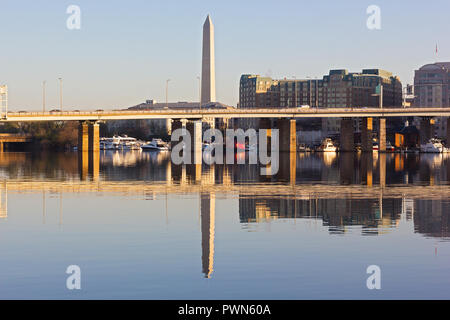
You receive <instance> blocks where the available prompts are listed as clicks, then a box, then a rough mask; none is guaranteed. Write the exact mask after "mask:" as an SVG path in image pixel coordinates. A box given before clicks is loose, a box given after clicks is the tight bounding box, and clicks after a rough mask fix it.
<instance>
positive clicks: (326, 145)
mask: <svg viewBox="0 0 450 320" xmlns="http://www.w3.org/2000/svg"><path fill="white" fill-rule="evenodd" d="M319 149H320V151H323V152H336V151H337V147H336V146H335V145H334V143H333V140H331V139H330V138H326V139H325V140H323V142H322V145H321V146H320V148H319Z"/></svg>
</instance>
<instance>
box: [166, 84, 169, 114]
mask: <svg viewBox="0 0 450 320" xmlns="http://www.w3.org/2000/svg"><path fill="white" fill-rule="evenodd" d="M169 81H170V79H167V80H166V109H169Z"/></svg>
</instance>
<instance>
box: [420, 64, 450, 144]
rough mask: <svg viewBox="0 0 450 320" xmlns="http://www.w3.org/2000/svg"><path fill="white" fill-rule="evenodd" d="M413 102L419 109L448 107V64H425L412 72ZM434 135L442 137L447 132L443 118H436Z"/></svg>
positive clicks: (449, 101) (449, 72)
mask: <svg viewBox="0 0 450 320" xmlns="http://www.w3.org/2000/svg"><path fill="white" fill-rule="evenodd" d="M414 94H415V98H414V102H413V105H414V106H415V107H419V108H431V107H434V108H448V107H450V62H436V63H431V64H426V65H424V66H422V67H420V68H419V69H418V70H416V71H415V72H414ZM434 129H435V133H436V135H438V136H439V137H444V136H445V135H446V132H447V131H446V130H447V121H445V118H442V117H439V118H436V121H435V124H434Z"/></svg>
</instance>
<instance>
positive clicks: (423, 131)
mask: <svg viewBox="0 0 450 320" xmlns="http://www.w3.org/2000/svg"><path fill="white" fill-rule="evenodd" d="M432 137H433V127H432V124H431V118H430V117H423V118H421V119H420V144H426V143H427V142H428V141H429V140H430V139H431V138H432Z"/></svg>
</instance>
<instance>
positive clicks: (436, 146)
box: [420, 139, 450, 153]
mask: <svg viewBox="0 0 450 320" xmlns="http://www.w3.org/2000/svg"><path fill="white" fill-rule="evenodd" d="M420 152H425V153H444V152H450V149H449V148H446V147H444V145H443V144H442V142H441V140H439V139H430V140H429V141H428V142H427V143H426V144H422V145H421V146H420Z"/></svg>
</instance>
